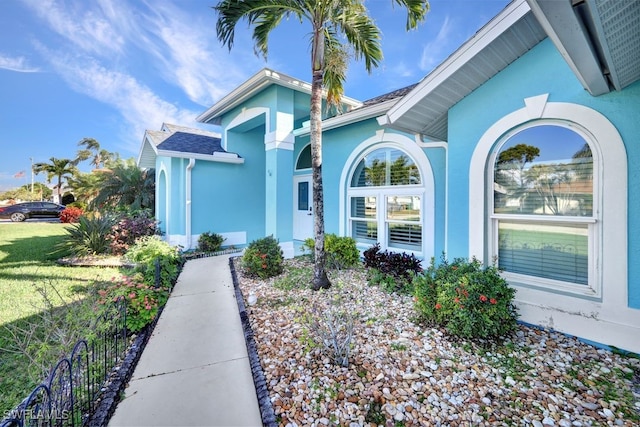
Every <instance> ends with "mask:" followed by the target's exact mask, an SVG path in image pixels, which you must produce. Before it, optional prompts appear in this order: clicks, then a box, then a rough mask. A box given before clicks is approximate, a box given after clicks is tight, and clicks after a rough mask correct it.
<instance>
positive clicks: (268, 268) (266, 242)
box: [242, 236, 284, 279]
mask: <svg viewBox="0 0 640 427" xmlns="http://www.w3.org/2000/svg"><path fill="white" fill-rule="evenodd" d="M283 260H284V257H283V254H282V249H280V245H279V244H278V241H277V240H276V239H275V238H274V237H273V236H268V237H263V238H262V239H258V240H254V241H253V242H251V243H250V244H249V246H248V247H247V249H245V251H244V254H243V255H242V267H243V268H244V271H245V272H246V273H247V274H248V275H250V276H257V277H259V278H261V279H266V278H269V277H273V276H277V275H278V274H280V273H282V271H283V269H284V267H283Z"/></svg>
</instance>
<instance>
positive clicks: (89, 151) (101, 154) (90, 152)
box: [76, 138, 117, 169]
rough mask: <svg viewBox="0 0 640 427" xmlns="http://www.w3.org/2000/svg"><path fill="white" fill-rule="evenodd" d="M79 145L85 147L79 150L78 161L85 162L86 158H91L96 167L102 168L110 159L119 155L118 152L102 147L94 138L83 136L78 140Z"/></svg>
mask: <svg viewBox="0 0 640 427" xmlns="http://www.w3.org/2000/svg"><path fill="white" fill-rule="evenodd" d="M78 146H80V147H84V148H83V149H81V150H78V154H77V156H76V161H77V162H84V161H85V160H91V162H90V163H91V165H92V166H93V168H94V169H100V168H101V167H103V166H105V165H106V164H107V163H108V162H109V161H110V160H113V159H115V158H116V157H117V155H116V154H114V153H112V152H110V151H108V150H105V149H102V148H100V143H99V142H98V141H96V140H95V139H93V138H83V139H82V140H81V141H80V142H78Z"/></svg>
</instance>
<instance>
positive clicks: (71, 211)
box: [60, 206, 82, 223]
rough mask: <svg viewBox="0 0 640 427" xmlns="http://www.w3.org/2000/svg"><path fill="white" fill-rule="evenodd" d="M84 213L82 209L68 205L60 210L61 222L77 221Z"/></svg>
mask: <svg viewBox="0 0 640 427" xmlns="http://www.w3.org/2000/svg"><path fill="white" fill-rule="evenodd" d="M81 215H82V209H80V208H76V207H73V206H67V207H66V208H65V209H64V210H63V211H62V212H60V222H63V223H76V222H78V219H79V218H80V216H81Z"/></svg>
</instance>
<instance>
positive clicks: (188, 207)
mask: <svg viewBox="0 0 640 427" xmlns="http://www.w3.org/2000/svg"><path fill="white" fill-rule="evenodd" d="M195 165H196V159H193V158H192V159H189V164H188V165H187V176H186V200H185V203H186V205H185V206H186V211H185V221H186V223H185V233H186V235H187V249H191V243H192V240H193V239H192V237H191V171H192V170H193V167H194V166H195Z"/></svg>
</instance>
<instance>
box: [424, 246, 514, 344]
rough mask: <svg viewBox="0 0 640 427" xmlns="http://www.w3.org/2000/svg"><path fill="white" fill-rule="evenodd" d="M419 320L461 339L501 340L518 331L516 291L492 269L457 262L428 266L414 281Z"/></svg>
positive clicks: (479, 264) (462, 260)
mask: <svg viewBox="0 0 640 427" xmlns="http://www.w3.org/2000/svg"><path fill="white" fill-rule="evenodd" d="M413 286H414V296H415V298H414V301H415V304H414V305H415V309H416V311H417V312H418V315H419V317H420V318H421V319H422V320H424V321H425V322H427V323H429V324H432V325H440V326H443V327H445V328H446V329H447V331H448V332H449V333H450V334H452V335H454V336H458V337H461V338H468V339H500V338H503V337H505V336H506V335H508V334H509V333H511V332H513V331H514V330H515V329H516V327H517V317H518V315H517V311H516V307H515V306H514V304H513V298H514V295H515V290H514V289H513V288H511V287H509V285H508V284H507V282H506V280H504V278H502V277H501V276H500V274H499V272H498V270H497V269H496V268H495V267H483V266H482V264H481V263H480V261H478V260H477V259H475V258H474V259H472V260H471V261H467V260H465V259H462V258H456V259H454V260H453V262H451V263H449V262H447V261H446V260H444V259H443V260H442V262H441V263H440V265H438V266H436V265H435V261H434V260H433V259H432V260H431V265H430V266H429V268H428V269H427V270H426V271H425V272H424V273H422V274H420V275H417V276H416V277H415V278H414V279H413Z"/></svg>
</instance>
